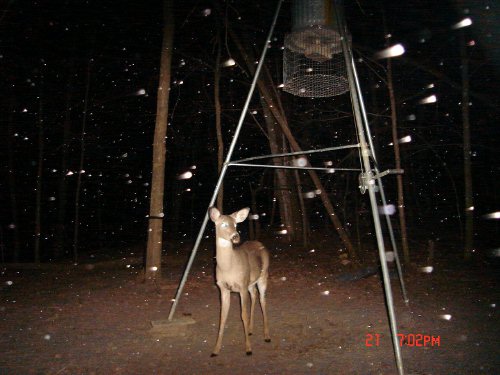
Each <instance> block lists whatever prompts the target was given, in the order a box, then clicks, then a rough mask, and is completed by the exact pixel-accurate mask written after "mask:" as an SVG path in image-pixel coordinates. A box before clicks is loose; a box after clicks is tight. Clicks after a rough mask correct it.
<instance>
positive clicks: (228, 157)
mask: <svg viewBox="0 0 500 375" xmlns="http://www.w3.org/2000/svg"><path fill="white" fill-rule="evenodd" d="M282 2H283V0H279V1H278V5H277V6H276V12H275V14H274V18H273V23H272V24H271V28H270V29H269V33H268V35H267V38H266V41H265V42H264V48H263V49H262V54H261V56H260V59H259V64H258V65H257V69H256V70H255V75H254V77H253V81H252V84H251V86H250V90H249V91H248V95H247V99H246V101H245V105H244V106H243V110H242V111H241V115H240V119H239V121H238V125H237V126H236V130H235V132H234V136H233V140H232V141H231V145H230V146H229V150H228V152H227V155H226V160H225V161H224V164H223V166H222V170H221V173H220V175H219V179H218V181H217V184H216V186H215V190H214V193H213V194H212V198H211V199H210V203H209V206H208V207H211V206H213V205H214V203H215V200H216V199H217V194H218V193H219V189H220V187H221V185H222V181H223V180H224V176H225V174H226V171H227V168H228V166H229V162H230V161H231V157H232V155H233V152H234V148H235V146H236V142H237V141H238V137H239V135H240V131H241V128H242V126H243V121H244V120H245V116H246V114H247V112H248V107H249V106H250V101H251V100H252V96H253V93H254V91H255V87H256V86H257V81H258V79H259V74H260V71H261V69H262V66H263V65H264V60H265V58H266V54H267V47H268V44H269V43H270V42H271V37H272V36H273V32H274V27H275V26H276V21H277V19H278V14H279V12H280V9H281V4H282ZM208 207H207V208H208ZM207 223H208V210H207V212H206V213H205V217H204V219H203V223H202V225H201V228H200V231H199V233H198V237H196V241H195V243H194V246H193V250H191V256H190V257H189V261H188V264H187V265H186V269H185V270H184V274H183V275H182V279H181V282H180V284H179V288H178V289H177V293H176V295H175V298H174V301H173V303H172V307H171V308H170V313H169V314H168V320H172V319H173V317H174V314H175V309H176V308H177V304H178V303H179V300H180V298H181V295H182V291H183V289H184V285H185V284H186V280H187V277H188V274H189V271H190V270H191V266H192V265H193V261H194V258H195V257H196V252H197V251H198V247H199V246H200V242H201V238H202V236H203V232H205V228H206V227H207Z"/></svg>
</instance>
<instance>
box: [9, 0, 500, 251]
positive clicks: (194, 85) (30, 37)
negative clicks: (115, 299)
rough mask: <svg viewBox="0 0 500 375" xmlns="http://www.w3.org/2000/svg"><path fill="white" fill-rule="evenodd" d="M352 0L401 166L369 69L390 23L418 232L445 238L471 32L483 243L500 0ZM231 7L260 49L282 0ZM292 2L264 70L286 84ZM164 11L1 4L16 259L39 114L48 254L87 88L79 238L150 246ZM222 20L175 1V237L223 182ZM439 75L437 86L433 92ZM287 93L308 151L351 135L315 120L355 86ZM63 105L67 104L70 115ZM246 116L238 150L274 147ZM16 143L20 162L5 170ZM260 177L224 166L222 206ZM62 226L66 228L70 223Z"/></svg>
mask: <svg viewBox="0 0 500 375" xmlns="http://www.w3.org/2000/svg"><path fill="white" fill-rule="evenodd" d="M346 3H347V4H346V6H347V17H348V19H347V22H348V25H349V28H350V30H351V32H352V36H353V43H354V47H355V53H356V56H357V57H360V56H361V57H362V58H361V59H360V60H359V66H358V69H359V73H360V75H361V78H362V87H363V90H364V93H365V99H366V105H367V107H368V111H369V112H370V114H372V116H371V120H372V122H373V126H374V128H375V129H374V134H375V135H376V144H377V145H378V147H379V149H378V153H379V157H380V158H381V160H382V163H383V165H384V166H385V167H388V168H390V167H392V166H393V162H392V148H391V147H390V146H388V143H389V142H390V139H391V135H390V129H389V128H388V118H387V114H388V112H387V106H388V100H387V90H386V88H385V85H384V84H383V83H382V82H381V81H380V79H379V78H377V76H376V75H375V74H373V69H378V73H380V72H381V71H382V70H381V69H380V68H379V67H377V65H376V64H374V63H373V62H370V60H371V57H372V55H373V53H374V52H376V51H378V50H380V49H382V48H383V47H384V43H385V38H384V36H385V34H386V32H385V31H384V23H385V25H386V28H387V30H388V32H390V33H391V34H392V41H393V42H394V43H402V44H403V45H404V46H405V48H406V51H407V53H406V54H405V55H404V56H403V57H401V58H398V59H394V72H395V89H396V92H397V96H398V99H399V102H398V103H399V111H400V112H399V120H400V135H401V136H405V135H411V137H412V142H411V143H409V144H407V145H403V146H404V147H403V148H402V151H403V167H404V168H405V170H406V172H405V173H406V175H405V178H406V179H407V180H408V183H407V198H408V199H407V202H408V203H407V204H408V207H409V211H410V214H411V226H414V227H417V228H420V227H421V226H425V225H428V224H429V227H431V228H432V229H430V230H429V231H430V232H431V233H432V236H435V237H439V236H440V231H442V230H449V229H450V228H452V229H453V230H455V231H457V230H458V229H457V226H458V225H459V223H460V222H459V220H458V214H457V212H460V213H462V211H463V203H462V201H463V199H462V191H463V188H462V185H463V178H462V175H463V174H462V150H461V142H462V140H461V118H460V105H459V103H460V100H461V92H460V72H461V70H460V56H459V42H460V41H459V34H460V33H461V32H462V31H463V32H464V35H465V39H466V41H467V42H468V43H469V47H468V48H467V50H468V53H469V56H470V73H471V76H470V82H471V91H472V95H471V123H472V127H473V130H472V131H473V134H472V142H473V173H474V175H473V178H474V190H475V200H476V203H477V204H475V206H476V217H477V223H478V224H479V229H477V231H478V237H481V238H483V239H486V240H488V239H489V238H490V237H493V234H494V233H497V234H498V225H496V224H495V225H493V224H492V223H491V221H485V220H483V219H481V217H482V215H484V214H486V213H489V212H492V211H498V210H500V202H499V200H498V191H499V184H498V173H499V172H500V171H499V165H498V159H499V156H500V155H499V153H498V149H497V147H498V136H499V130H498V124H497V123H496V121H497V118H498V104H499V96H498V93H499V85H498V78H499V76H500V56H499V55H500V47H499V45H498V43H499V42H498V41H499V40H500V39H499V30H498V28H499V27H500V26H498V25H499V24H500V23H499V22H497V21H498V19H499V15H500V10H499V5H498V3H497V2H494V1H486V0H485V1H463V2H459V1H457V2H454V1H407V2H403V3H402V2H400V1H383V2H377V4H376V5H374V4H373V3H374V2H372V1H367V0H366V1H365V0H359V1H353V2H347V1H346ZM460 4H462V5H460ZM222 8H223V11H226V12H227V16H228V19H229V22H231V23H232V24H233V25H234V28H235V29H236V30H237V32H239V33H241V35H244V37H242V39H243V42H244V43H245V46H246V47H247V48H255V49H256V50H260V48H261V46H262V43H263V40H264V37H265V33H267V30H268V27H269V24H270V20H271V17H272V13H273V12H274V8H275V2H274V1H272V2H271V1H255V2H242V1H230V2H228V3H224V4H223V6H222ZM289 8H290V4H289V2H285V4H284V8H283V10H282V12H281V15H280V18H279V21H278V27H277V32H276V34H275V38H276V39H275V40H273V43H272V48H271V50H270V53H269V60H268V65H269V67H270V70H271V72H273V73H275V77H274V78H275V81H276V82H280V81H281V79H282V78H281V65H280V64H281V62H280V59H281V53H282V52H281V49H280V47H281V43H282V41H283V37H284V33H285V32H287V31H288V30H289V28H290V16H289V11H290V9H289ZM161 9H162V7H161V2H160V1H149V2H118V1H85V2H84V1H8V2H4V4H3V5H2V6H1V7H0V64H1V65H0V66H1V68H0V77H1V81H0V82H1V83H0V84H1V85H2V92H3V100H1V101H0V102H1V104H0V112H1V116H0V119H1V122H2V125H1V132H2V133H1V134H0V136H1V143H2V146H1V151H0V157H1V160H2V164H1V167H2V176H3V177H2V179H1V181H0V199H1V202H2V205H1V209H0V217H1V220H0V225H1V228H2V235H3V242H4V244H5V245H4V246H6V249H7V253H6V254H7V257H8V254H9V253H8V251H9V250H8V249H9V247H10V246H11V241H12V235H13V234H12V233H13V230H12V223H13V217H12V186H13V185H12V183H13V181H14V180H13V179H12V176H14V178H15V190H14V191H15V196H16V199H17V207H18V227H19V230H20V232H21V233H22V238H23V239H24V241H23V246H24V249H25V250H24V251H25V253H26V254H28V253H29V251H30V250H29V249H30V248H31V246H32V241H33V228H34V222H33V220H34V219H33V218H34V206H35V180H36V171H37V165H38V152H39V148H38V138H37V137H38V126H39V124H40V123H42V124H43V128H44V157H43V159H44V164H43V189H42V203H43V208H42V212H43V213H42V217H43V220H42V223H43V224H42V238H43V244H44V245H43V246H44V249H45V252H46V254H47V255H46V256H47V257H48V256H50V255H48V254H49V252H48V250H47V249H49V248H50V246H51V244H52V243H53V240H54V235H55V233H56V231H57V230H58V229H57V228H56V225H55V223H56V220H57V210H58V203H59V201H60V198H61V197H60V194H59V190H58V189H59V187H58V186H59V185H58V184H59V181H60V178H61V176H62V175H67V174H68V172H69V171H71V172H77V171H78V163H79V157H80V149H81V148H80V137H81V125H82V118H83V109H84V98H85V91H86V86H87V85H86V83H87V82H88V114H87V128H86V134H85V162H84V170H85V173H84V177H83V192H82V198H81V203H82V212H81V223H82V238H83V239H84V241H83V242H85V243H86V245H88V246H95V245H97V244H104V245H107V246H112V245H117V244H131V243H137V242H140V241H143V240H144V239H145V235H146V223H147V220H146V215H147V211H148V203H149V202H148V195H149V186H148V184H149V182H150V171H151V166H150V161H151V143H152V134H153V129H154V121H155V111H156V89H157V83H158V66H159V52H160V51H159V50H160V45H161V28H162V20H161V15H162V10H161ZM465 16H470V17H471V18H472V19H473V22H474V23H473V25H472V26H471V27H470V28H467V29H464V30H460V31H457V30H452V29H451V25H453V24H454V23H456V22H457V21H459V20H460V19H462V18H463V17H465ZM384 20H385V21H384ZM216 21H217V16H216V14H215V11H214V8H213V5H212V2H210V1H182V2H181V1H176V4H175V23H176V25H175V27H176V34H175V39H174V45H175V51H174V56H173V63H172V81H173V82H172V89H171V96H170V109H171V110H170V126H169V129H168V140H167V149H168V155H167V158H168V162H167V172H166V173H167V178H166V189H167V194H166V211H165V212H166V215H167V233H168V232H169V228H170V230H171V231H172V232H174V233H170V235H171V236H172V237H178V236H180V237H182V236H186V238H189V237H190V236H191V235H192V232H193V231H196V230H197V228H198V225H199V222H200V221H201V215H202V214H204V210H205V209H206V205H207V204H208V200H209V196H210V195H211V192H212V190H213V186H214V182H215V179H216V156H215V153H214V152H215V150H216V139H215V128H214V127H215V126H214V110H213V89H212V83H213V65H214V60H215V53H214V50H215V47H214V35H215V31H216ZM229 56H232V57H233V58H235V59H236V60H237V62H238V52H237V50H236V48H235V47H234V46H233V45H232V44H231V42H230V41H228V42H227V43H225V45H224V46H223V58H228V57H229ZM367 61H368V63H367ZM379 63H384V62H383V61H379ZM241 65H242V66H243V65H244V64H243V63H241ZM222 74H223V76H222V82H221V85H222V90H221V92H222V95H223V97H222V101H223V109H224V113H223V126H224V129H225V136H226V146H227V144H228V142H229V140H230V135H231V134H232V131H233V129H234V127H235V125H236V122H237V118H238V116H239V110H240V109H241V107H242V105H243V102H244V99H245V97H246V90H247V88H248V85H249V82H250V77H249V76H248V75H247V73H246V72H245V71H244V70H243V69H240V68H239V67H238V66H236V67H232V68H227V69H224V70H223V72H222ZM430 84H434V87H433V88H428V87H429V85H430ZM454 86H455V87H454ZM430 94H435V95H437V97H438V102H437V103H436V104H432V105H427V106H424V105H419V104H418V101H419V100H420V99H421V98H423V97H425V96H427V95H430ZM283 100H284V103H285V104H286V105H287V108H289V111H290V122H291V125H292V129H293V131H294V133H295V134H296V136H297V138H299V139H300V141H301V142H303V144H306V145H308V146H312V147H314V146H320V145H323V144H324V145H337V144H339V142H340V143H341V144H342V143H346V140H348V139H350V137H352V136H353V134H352V129H350V127H349V123H343V122H340V123H338V128H336V129H334V128H333V126H332V124H327V125H326V126H325V127H324V128H323V125H320V128H319V130H311V128H309V126H310V127H313V126H314V124H315V123H316V124H317V123H320V124H321V121H323V120H324V119H325V114H327V113H328V114H329V115H328V116H330V113H334V114H335V113H337V114H338V111H342V110H345V111H347V112H348V111H349V102H348V101H347V96H346V95H344V97H343V98H335V99H333V100H330V101H326V100H316V101H314V100H310V99H306V100H304V99H299V98H294V97H291V96H290V95H288V94H284V95H283ZM68 108H71V111H70V115H69V117H68V116H67V114H68ZM251 110H256V111H257V113H256V115H255V118H256V120H257V121H262V114H261V109H260V106H259V102H258V100H257V98H255V100H254V101H253V102H252V105H251ZM65 121H69V122H70V124H71V125H70V126H71V128H70V141H69V144H68V150H69V155H68V164H67V167H66V170H61V152H62V149H63V141H62V140H63V127H64V126H63V125H64V123H65ZM245 124H246V128H245V131H244V132H243V139H244V141H243V142H242V143H241V145H240V147H239V148H238V150H237V155H236V157H237V158H239V157H244V156H250V155H257V154H263V153H268V152H269V151H268V145H267V142H266V140H265V138H263V137H262V134H261V133H260V130H259V128H258V127H257V126H256V125H255V122H254V120H253V119H252V118H251V117H249V118H247V122H246V123H245ZM304 124H307V128H306V127H305V126H304ZM335 126H337V123H335ZM332 135H334V136H333V137H332ZM335 136H336V137H337V138H335ZM329 140H331V142H329ZM323 142H325V143H323ZM9 145H10V147H11V151H12V152H11V155H13V157H14V159H13V160H12V165H11V166H9V152H8V150H9V147H7V146H9ZM193 165H195V166H196V169H195V170H193V171H194V176H193V178H191V179H188V180H179V179H177V176H179V175H180V174H181V173H183V172H185V171H187V170H188V169H189V168H190V167H191V166H193ZM9 169H10V170H11V172H12V173H11V174H10V178H8V176H9V173H8V171H9ZM262 173H263V172H262V171H255V170H252V171H242V170H238V171H237V172H234V173H233V174H230V175H229V178H230V180H229V182H227V185H228V188H227V192H226V194H228V196H230V197H231V198H228V201H227V202H228V203H227V205H228V206H230V207H231V208H239V207H240V206H244V205H247V204H248V203H247V202H246V201H245V200H247V199H248V186H249V183H250V182H251V181H255V180H257V179H259V178H260V176H261V175H262ZM265 178H267V180H269V177H265ZM267 180H266V181H267ZM66 181H67V183H68V196H67V199H68V208H67V222H68V223H72V218H71V217H72V212H73V209H72V204H73V203H72V202H73V201H74V189H75V181H76V174H73V175H69V176H66ZM269 181H271V180H269ZM325 181H326V185H327V187H329V188H331V189H332V194H333V196H334V197H336V195H335V194H336V193H335V192H336V191H339V194H340V195H339V197H338V198H339V199H340V197H342V196H343V192H344V190H343V189H344V187H345V178H344V179H342V178H338V179H337V178H333V177H327V179H326V180H325ZM389 181H390V182H389V183H388V190H389V192H390V196H393V194H392V193H393V190H394V187H393V186H392V184H393V181H394V180H389ZM187 189H189V191H187ZM259 204H260V205H261V209H262V210H263V211H267V212H269V211H270V207H269V204H270V201H269V199H265V198H263V199H262V201H261V202H259ZM338 204H341V202H339V203H338ZM338 204H337V205H338ZM176 209H178V210H180V212H182V215H181V219H180V222H181V225H182V229H181V228H179V227H176V226H175V224H173V223H170V222H169V220H171V217H172V215H171V216H170V217H168V216H169V215H168V213H169V212H174V213H175V210H176ZM344 210H345V208H344ZM316 211H318V212H319V213H318V214H316V215H317V216H318V221H321V219H322V218H323V215H324V214H323V212H322V211H321V207H320V206H318V205H317V204H315V203H311V211H310V212H313V214H315V212H316ZM348 219H349V218H348V217H346V220H348ZM462 221H463V218H462ZM69 226H71V225H69ZM67 232H68V233H67V235H68V236H70V235H71V234H70V233H71V230H70V229H69V228H68V229H67ZM486 242H488V241H486ZM488 244H490V243H488ZM496 245H497V244H496ZM28 258H29V256H28Z"/></svg>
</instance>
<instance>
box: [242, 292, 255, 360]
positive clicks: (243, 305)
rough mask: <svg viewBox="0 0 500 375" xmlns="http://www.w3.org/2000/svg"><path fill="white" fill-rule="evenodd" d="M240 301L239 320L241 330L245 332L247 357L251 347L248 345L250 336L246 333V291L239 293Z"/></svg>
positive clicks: (250, 352) (250, 353)
mask: <svg viewBox="0 0 500 375" xmlns="http://www.w3.org/2000/svg"><path fill="white" fill-rule="evenodd" d="M240 299H241V320H243V330H244V331H245V350H246V352H247V355H252V346H251V345H250V336H249V332H248V291H247V290H243V291H241V292H240Z"/></svg>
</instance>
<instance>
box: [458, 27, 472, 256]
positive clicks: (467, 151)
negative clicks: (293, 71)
mask: <svg viewBox="0 0 500 375" xmlns="http://www.w3.org/2000/svg"><path fill="white" fill-rule="evenodd" d="M460 57H461V60H462V126H463V143H464V145H463V148H464V185H465V243H464V259H465V260H470V258H471V257H472V251H473V246H474V202H473V198H472V168H471V141H470V117H469V59H468V56H467V46H466V44H465V36H464V31H463V30H461V35H460Z"/></svg>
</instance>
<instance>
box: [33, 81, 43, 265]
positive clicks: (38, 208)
mask: <svg viewBox="0 0 500 375" xmlns="http://www.w3.org/2000/svg"><path fill="white" fill-rule="evenodd" d="M40 74H41V76H40V98H39V99H38V165H37V172H36V202H35V249H34V258H35V259H34V260H35V263H40V238H41V236H42V222H41V221H42V218H41V214H42V181H43V153H44V146H45V141H44V134H43V133H44V129H43V128H44V125H43V92H42V90H43V72H41V73H40Z"/></svg>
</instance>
